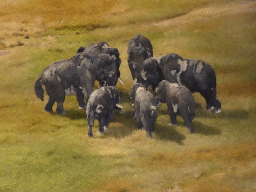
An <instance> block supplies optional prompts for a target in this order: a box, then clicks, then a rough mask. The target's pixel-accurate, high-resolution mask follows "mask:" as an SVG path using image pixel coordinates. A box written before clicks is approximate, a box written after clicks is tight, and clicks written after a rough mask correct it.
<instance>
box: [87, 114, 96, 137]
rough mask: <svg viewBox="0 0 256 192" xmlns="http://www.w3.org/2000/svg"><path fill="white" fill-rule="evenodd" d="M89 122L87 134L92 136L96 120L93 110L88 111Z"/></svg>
mask: <svg viewBox="0 0 256 192" xmlns="http://www.w3.org/2000/svg"><path fill="white" fill-rule="evenodd" d="M87 113H88V115H87V123H88V132H87V136H88V137H92V136H93V134H92V127H93V126H94V121H95V116H94V114H93V113H92V112H90V111H88V112H87Z"/></svg>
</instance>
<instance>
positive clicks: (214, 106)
mask: <svg viewBox="0 0 256 192" xmlns="http://www.w3.org/2000/svg"><path fill="white" fill-rule="evenodd" d="M201 95H202V96H203V97H204V98H205V101H206V109H208V110H211V111H212V112H213V113H219V112H220V111H221V103H220V102H219V100H218V99H216V97H215V96H214V94H213V93H212V91H211V90H208V91H207V90H206V91H202V92H201Z"/></svg>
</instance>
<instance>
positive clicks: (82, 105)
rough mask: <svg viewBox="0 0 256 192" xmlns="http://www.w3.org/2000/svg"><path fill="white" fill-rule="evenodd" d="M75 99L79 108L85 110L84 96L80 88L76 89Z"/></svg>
mask: <svg viewBox="0 0 256 192" xmlns="http://www.w3.org/2000/svg"><path fill="white" fill-rule="evenodd" d="M76 99H77V102H78V105H79V108H80V109H86V103H85V102H84V94H83V92H82V89H80V88H77V91H76Z"/></svg>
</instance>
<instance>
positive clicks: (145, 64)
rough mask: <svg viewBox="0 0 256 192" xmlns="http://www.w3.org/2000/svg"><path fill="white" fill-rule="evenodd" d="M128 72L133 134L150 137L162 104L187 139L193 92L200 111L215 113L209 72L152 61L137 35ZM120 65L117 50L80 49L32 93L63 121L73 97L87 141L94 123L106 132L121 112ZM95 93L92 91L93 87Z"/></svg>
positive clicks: (181, 62) (178, 62)
mask: <svg viewBox="0 0 256 192" xmlns="http://www.w3.org/2000/svg"><path fill="white" fill-rule="evenodd" d="M127 54H128V60H127V61H128V66H129V68H130V71H131V75H132V78H133V80H134V84H133V86H132V87H131V90H130V94H129V97H130V99H131V102H132V105H133V106H134V112H133V118H134V119H136V121H137V124H138V128H141V129H142V128H143V129H144V130H145V131H146V133H147V136H148V138H151V137H152V132H153V131H154V128H155V123H156V119H157V114H158V107H159V106H160V104H161V103H167V107H168V112H169V115H170V119H171V123H172V124H173V125H176V116H177V115H180V116H181V117H182V118H183V120H184V122H185V125H186V127H188V129H189V131H190V133H194V128H193V125H192V120H193V118H194V116H195V100H194V98H193V96H192V93H194V92H199V93H200V94H201V95H202V96H203V97H204V98H205V100H206V108H207V109H209V110H210V111H212V112H213V113H219V112H220V111H221V103H220V102H219V101H218V100H217V99H216V75H215V72H214V70H213V68H212V67H211V66H210V65H209V64H207V63H205V62H204V61H202V60H195V59H184V58H182V57H181V56H179V55H177V54H174V53H171V54H167V55H164V56H162V57H159V58H154V57H153V46H152V44H151V42H150V40H149V39H148V38H146V37H144V36H142V35H140V34H138V35H136V36H135V37H134V38H132V39H131V40H129V43H128V49H127ZM120 64H121V59H120V57H119V52H118V49H116V48H112V47H110V46H109V45H108V44H107V43H106V42H100V43H98V44H91V45H89V46H88V47H80V48H79V49H78V51H77V54H76V55H75V56H73V57H72V58H70V59H67V60H62V61H58V62H54V63H53V64H51V65H49V66H48V67H46V68H45V69H44V70H43V72H42V73H41V75H40V76H39V77H38V79H37V80H36V81H35V86H34V89H35V93H36V96H37V97H38V98H40V99H41V100H42V101H43V100H44V89H43V88H42V85H44V86H45V90H46V92H47V94H48V96H49V100H48V102H47V104H46V106H45V111H47V112H53V110H52V107H53V104H54V103H55V102H56V103H57V109H56V111H57V113H58V114H60V115H65V114H66V112H65V110H64V108H63V103H64V101H65V95H72V94H75V95H76V97H77V101H78V104H79V108H81V109H86V114H87V122H88V134H87V135H88V136H93V134H92V127H93V126H94V121H95V119H97V120H98V121H99V133H103V132H104V131H106V130H107V129H108V126H109V123H110V122H111V120H112V118H113V115H114V109H116V110H121V108H122V107H121V106H120V105H119V103H120V102H121V97H122V94H121V92H120V91H119V90H118V89H117V88H116V87H115V85H116V84H117V81H118V80H119V81H120V82H121V83H122V84H123V82H122V81H121V79H120V70H119V67H120ZM96 80H97V81H98V82H99V86H100V88H99V89H97V90H93V89H94V83H95V81H96Z"/></svg>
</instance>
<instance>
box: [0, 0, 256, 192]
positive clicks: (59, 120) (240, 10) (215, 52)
mask: <svg viewBox="0 0 256 192" xmlns="http://www.w3.org/2000/svg"><path fill="white" fill-rule="evenodd" d="M0 4H1V7H0V23H1V26H0V29H1V30H0V93H1V94H0V154H1V156H0V162H1V163H0V191H111V192H113V191H114V192H115V191H116V192H121V191H170V190H171V189H175V190H176V191H178V190H179V189H180V190H182V191H195V192H198V191H202V192H203V191H225V192H226V191H254V190H255V189H256V185H255V183H256V179H255V178H256V175H255V173H256V159H255V155H256V154H255V151H256V150H255V148H256V140H255V138H256V133H255V125H256V99H255V98H256V97H255V96H256V73H255V70H256V67H255V59H256V58H255V52H256V47H255V30H256V23H255V11H256V9H255V8H256V3H255V1H238V0H237V1H226V0H224V1H223V0H222V1H216V0H199V1H196V2H193V1H187V0H180V1H176V0H149V1H144V0H143V1H126V0H119V1H117V0H116V1H114V0H104V1H99V0H95V1H93V2H91V1H82V2H81V1H77V0H71V1H64V0H62V1H60V0H54V1H51V2H46V1H41V0H35V1H29V0H27V1H19V0H13V1H3V0H0ZM137 33H140V34H142V35H144V36H146V37H148V38H149V39H150V40H151V43H152V45H153V48H154V56H161V55H164V54H167V53H177V54H179V55H181V56H182V57H184V58H195V59H202V60H204V61H206V62H207V63H209V64H210V65H211V66H212V67H213V68H214V70H215V71H216V74H217V95H218V99H219V100H220V101H221V102H222V112H221V113H220V114H217V115H213V114H211V113H210V112H208V111H207V110H206V109H205V101H204V99H203V98H202V97H201V96H200V95H199V94H198V93H195V94H193V96H194V97H195V100H196V103H197V104H196V107H197V108H196V118H195V119H194V121H193V124H194V127H195V130H196V133H195V134H193V135H192V134H189V132H188V130H187V128H186V127H184V124H183V120H182V119H181V118H178V126H176V127H173V126H169V125H168V124H169V123H170V120H169V116H168V114H167V110H166V105H162V106H161V107H160V109H159V116H158V119H157V124H156V129H155V134H154V135H153V139H152V140H149V139H147V138H146V134H145V131H141V130H138V129H137V125H136V122H135V121H134V119H132V115H131V113H132V111H133V108H132V107H131V103H130V101H129V99H128V92H129V89H130V87H131V85H132V83H133V81H132V78H131V75H130V71H129V68H128V65H127V53H126V50H127V44H128V40H129V39H131V38H132V37H134V36H135V35H136V34H137ZM25 35H28V36H29V38H28V39H25ZM100 41H106V42H108V43H109V44H110V46H112V47H116V48H118V49H119V52H120V57H121V59H122V64H121V78H122V80H123V81H124V82H125V86H122V85H120V84H119V83H118V84H117V87H118V88H119V89H120V90H121V91H122V92H123V96H124V98H123V102H122V105H123V107H124V109H123V113H122V114H119V113H116V114H115V117H114V119H113V122H112V123H111V124H110V130H109V131H108V132H107V133H105V134H104V135H97V129H98V123H97V122H96V123H95V127H94V128H93V132H94V135H95V136H94V137H93V138H87V137H86V136H85V135H86V132H87V122H86V113H85V111H81V110H79V109H78V104H77V101H76V98H75V97H66V101H65V103H64V107H65V109H66V110H67V115H66V116H65V117H61V116H58V115H56V114H48V113H45V112H44V111H43V108H44V105H45V102H41V101H40V100H39V99H38V98H36V96H35V94H34V89H33V85H34V81H35V79H36V78H37V77H38V76H39V74H40V72H41V71H42V70H43V69H44V68H45V67H46V66H48V65H49V64H51V63H52V62H54V61H58V60H63V59H68V58H70V57H72V56H73V55H74V54H75V53H76V51H77V49H78V48H79V47H81V46H87V45H89V44H90V43H92V42H95V43H97V42H100ZM46 98H47V96H46ZM54 107H55V106H54Z"/></svg>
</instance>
